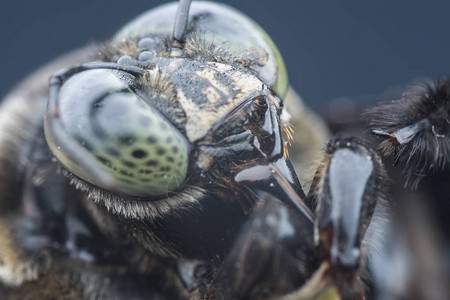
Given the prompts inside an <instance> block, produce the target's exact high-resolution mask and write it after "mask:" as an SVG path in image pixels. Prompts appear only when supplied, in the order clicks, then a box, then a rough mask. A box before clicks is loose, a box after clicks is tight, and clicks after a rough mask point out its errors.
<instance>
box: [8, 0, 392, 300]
mask: <svg viewBox="0 0 450 300" xmlns="http://www.w3.org/2000/svg"><path fill="white" fill-rule="evenodd" d="M49 77H50V82H49V83H48V78H49ZM0 114H1V116H2V117H1V118H0V128H1V130H0V132H1V135H0V147H1V149H2V151H1V153H0V164H1V165H2V171H1V172H0V184H1V185H2V189H1V194H0V211H1V215H0V216H1V218H0V222H1V226H0V230H1V234H0V237H1V239H2V243H1V246H0V258H1V261H0V280H1V286H0V292H1V293H2V295H5V297H6V298H9V299H35V298H38V299H49V298H67V299H80V298H81V299H91V298H92V299H97V298H99V299H123V298H127V297H131V298H136V299H141V298H142V299H146V298H156V299H261V298H271V299H364V297H365V294H366V291H365V285H364V283H363V279H362V278H363V277H364V272H365V271H366V268H365V266H364V265H365V257H366V247H365V244H366V240H365V236H366V232H367V231H369V230H370V225H371V224H372V218H373V217H374V218H376V217H377V214H376V208H377V207H378V206H380V205H383V203H384V200H385V198H386V196H385V190H386V187H385V185H386V183H387V180H386V175H385V171H384V167H383V163H382V161H381V159H380V157H379V156H378V154H377V153H376V152H375V151H374V150H373V149H372V148H371V147H370V146H369V145H368V144H367V143H366V142H364V141H361V140H360V139H358V138H353V137H335V138H333V139H331V140H330V141H329V142H328V143H327V144H326V140H327V139H328V133H327V130H326V129H325V128H326V127H325V125H324V124H323V123H322V121H321V120H320V118H318V117H317V116H315V115H314V114H313V113H312V112H311V111H309V110H308V109H307V108H306V107H304V106H302V104H301V102H300V100H299V99H298V97H297V96H296V94H295V92H294V91H293V90H292V89H290V88H289V87H288V82H287V76H286V70H285V66H284V62H283V60H282V58H281V55H280V53H279V51H278V49H277V48H276V46H275V45H274V44H273V42H272V41H271V39H270V38H269V37H268V36H267V34H266V33H265V32H264V31H263V30H262V29H261V28H260V27H259V26H258V25H257V24H256V23H254V22H253V21H252V20H250V19H248V18H247V17H246V16H245V15H243V14H242V13H240V12H238V11H236V10H234V9H232V8H230V7H228V6H225V5H223V4H219V3H213V2H194V3H193V4H192V6H191V5H190V1H180V3H179V4H178V6H177V4H176V3H170V4H166V5H163V6H160V7H157V8H155V9H152V10H150V11H148V12H147V13H144V14H143V15H141V16H140V17H138V18H137V19H135V20H133V21H131V22H130V23H129V24H127V25H125V26H124V27H123V28H122V29H121V30H119V32H118V33H117V34H116V35H115V36H114V37H113V38H112V39H111V40H110V41H108V42H106V43H105V44H101V45H97V44H96V45H90V46H88V47H86V48H83V49H80V50H77V51H75V52H74V53H71V54H69V55H67V56H65V57H62V58H61V59H59V60H57V61H55V62H53V63H52V64H50V65H49V66H47V67H44V69H42V70H40V71H38V73H36V74H35V75H32V77H30V78H29V79H28V80H27V81H25V82H24V83H22V84H21V85H20V86H18V87H17V88H16V89H15V90H14V91H13V92H11V94H9V95H8V96H7V98H6V99H5V100H4V103H3V104H2V108H1V110H0ZM311 125H313V126H311ZM291 126H293V127H295V128H296V132H295V133H293V132H292V129H291V128H292V127H291ZM291 139H293V140H294V141H295V143H294V146H293V147H292V152H293V153H295V154H294V155H292V161H291V158H290V156H289V154H288V150H287V144H289V143H290V141H291ZM325 144H326V145H327V146H326V151H325V155H324V158H323V160H322V162H321V163H320V166H319V168H318V170H317V171H316V172H315V175H313V174H314V172H311V171H308V170H307V168H305V165H306V164H307V162H308V161H312V160H314V159H317V158H318V157H320V156H321V151H320V149H321V148H322V147H323V146H324V145H325ZM297 173H298V174H299V176H298V175H297ZM311 177H314V179H313V181H312V185H311V188H310V189H309V192H308V193H307V194H308V196H307V195H306V194H305V192H304V190H303V187H302V185H301V182H302V183H303V184H304V185H305V178H311ZM299 178H300V179H299Z"/></svg>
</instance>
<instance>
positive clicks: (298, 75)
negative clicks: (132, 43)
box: [0, 0, 450, 113]
mask: <svg viewBox="0 0 450 300" xmlns="http://www.w3.org/2000/svg"><path fill="white" fill-rule="evenodd" d="M164 2H166V1H152V0H147V1H143V0H136V1H107V0H97V1H27V2H26V3H24V2H23V1H2V3H1V4H0V69H1V72H0V74H1V77H0V79H1V80H0V95H1V96H4V95H5V94H6V93H7V92H8V91H9V90H10V89H11V88H12V87H13V86H14V85H15V84H16V83H18V82H19V81H20V80H21V79H22V78H23V77H24V76H25V75H27V74H29V73H30V72H32V71H33V70H35V69H36V68H38V67H39V66H41V65H43V64H45V63H46V62H48V61H50V60H51V59H52V58H55V57H57V56H58V55H61V54H63V53H65V52H67V51H70V50H72V49H75V48H77V47H80V46H83V45H85V44H87V43H89V42H92V41H102V40H104V39H106V38H108V37H110V36H111V35H112V34H114V32H115V31H117V30H118V29H119V28H120V27H121V26H122V25H124V24H125V23H126V22H127V21H129V20H131V19H133V18H134V17H135V16H137V15H138V14H140V13H142V12H143V11H145V10H147V9H150V8H152V7H154V6H156V5H159V4H161V3H164ZM222 2H225V3H228V4H229V5H231V6H234V7H236V8H238V9H240V10H242V11H243V12H245V13H246V14H248V15H249V16H251V17H252V18H253V19H255V20H256V21H257V22H258V23H259V24H260V25H262V26H263V27H264V28H265V29H266V30H267V32H268V33H269V35H270V36H271V37H272V38H273V39H274V41H275V43H276V44H277V45H278V47H279V49H280V51H281V53H282V54H283V56H284V59H285V62H286V64H287V66H288V71H289V76H290V82H291V84H292V85H293V86H294V87H295V89H296V90H297V91H298V92H299V93H300V94H301V95H302V96H303V98H304V100H305V101H306V102H307V103H308V104H309V105H310V106H311V107H312V108H314V109H315V110H316V111H318V112H321V113H322V112H324V110H325V108H324V105H325V104H329V103H332V102H336V101H338V102H339V101H341V102H342V100H343V99H345V98H347V99H351V100H355V101H359V102H363V101H366V102H367V101H374V100H375V99H379V98H380V97H382V95H383V93H384V92H385V91H386V90H388V89H390V88H392V87H395V86H398V85H403V84H405V83H407V82H409V81H411V80H414V79H416V78H423V77H438V76H446V75H447V74H448V72H449V62H450V51H449V50H450V18H449V17H448V14H449V11H450V2H449V1H446V0H435V1H419V0H398V1H387V0H384V1H360V0H347V1H335V0H329V1H323V0H322V1H306V0H301V1H273V0H271V1H268V0H264V1H263V0H253V1H249V0H239V1H222Z"/></svg>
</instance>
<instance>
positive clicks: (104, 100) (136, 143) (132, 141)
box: [46, 69, 189, 197]
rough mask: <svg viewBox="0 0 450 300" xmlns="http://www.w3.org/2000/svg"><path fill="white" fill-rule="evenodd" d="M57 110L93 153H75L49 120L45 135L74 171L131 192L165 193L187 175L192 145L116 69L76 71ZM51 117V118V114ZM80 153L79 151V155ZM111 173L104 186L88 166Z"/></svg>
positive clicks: (68, 131)
mask: <svg viewBox="0 0 450 300" xmlns="http://www.w3.org/2000/svg"><path fill="white" fill-rule="evenodd" d="M58 99H59V102H58V114H59V118H60V120H61V125H62V128H58V130H64V131H65V134H66V136H67V137H68V138H69V139H70V140H73V141H75V142H76V145H79V146H81V147H80V148H81V149H82V151H83V152H86V153H87V154H88V155H89V156H90V158H89V159H90V161H91V162H93V163H94V166H92V165H91V164H88V165H89V168H87V167H85V166H86V165H87V164H86V162H85V161H80V159H79V158H74V157H76V155H72V153H73V151H76V149H73V147H71V146H70V145H64V144H62V143H57V142H56V140H57V139H55V138H54V137H53V134H54V130H56V129H54V128H51V126H50V125H47V124H49V122H47V124H46V138H47V142H48V144H49V147H50V148H51V150H52V151H53V152H54V154H55V156H56V158H57V159H58V160H59V161H60V163H61V164H62V165H64V166H65V167H66V168H67V169H68V170H69V171H70V172H72V173H73V174H75V175H76V176H78V177H80V178H81V179H84V180H86V181H88V182H90V183H92V184H95V185H98V186H100V187H103V188H107V189H113V190H114V191H115V192H119V193H124V194H128V195H132V196H139V197H149V196H150V197H151V196H160V195H165V194H167V193H168V192H171V191H173V190H175V189H177V188H178V187H179V186H180V185H181V184H182V183H183V182H184V180H185V179H186V173H187V168H188V153H189V145H188V143H187V140H186V138H185V137H184V136H183V135H182V134H181V133H180V132H179V131H178V129H176V128H175V127H174V126H173V125H172V124H171V123H170V122H169V121H168V120H167V119H165V118H164V117H163V116H162V115H161V113H160V112H159V111H157V110H156V109H155V108H153V107H152V106H150V105H149V104H147V103H146V102H145V101H144V100H143V99H141V98H140V97H139V96H137V95H136V94H135V93H133V92H132V91H131V90H130V89H129V88H128V87H127V85H126V84H124V82H123V81H122V80H120V79H119V78H118V74H117V71H115V72H114V71H111V70H104V69H100V70H89V71H84V72H81V73H78V74H76V75H74V76H72V77H71V78H70V79H69V80H67V82H65V83H64V85H63V86H62V87H61V90H60V92H59V95H58ZM47 118H49V117H48V116H47ZM78 157H79V156H78ZM99 168H100V169H101V170H103V171H106V172H107V173H108V174H109V175H110V177H111V178H112V181H113V183H112V185H111V186H104V184H103V183H102V181H101V180H98V178H95V176H94V175H93V172H92V171H90V170H89V169H91V170H92V169H94V170H95V169H99Z"/></svg>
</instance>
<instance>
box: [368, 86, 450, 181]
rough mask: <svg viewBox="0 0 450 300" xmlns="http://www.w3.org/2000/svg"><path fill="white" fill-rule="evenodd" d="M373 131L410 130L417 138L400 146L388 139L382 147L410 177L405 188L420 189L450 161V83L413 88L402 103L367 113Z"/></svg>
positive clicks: (407, 91)
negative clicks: (411, 128)
mask: <svg viewBox="0 0 450 300" xmlns="http://www.w3.org/2000/svg"><path fill="white" fill-rule="evenodd" d="M364 118H365V119H366V120H367V122H368V124H369V126H370V128H371V129H372V130H377V131H383V132H386V133H388V134H393V133H395V132H396V131H397V130H400V129H403V128H406V127H408V126H414V125H415V124H416V125H417V127H416V128H415V129H414V132H415V135H414V136H413V137H412V138H411V139H410V140H409V141H407V142H406V143H404V144H399V143H398V141H397V140H396V139H395V138H388V139H386V140H384V141H383V142H381V143H380V145H379V147H380V148H381V149H382V151H383V152H384V154H385V155H391V154H392V153H394V155H395V158H394V159H395V162H397V161H400V162H401V164H402V165H403V167H404V170H403V172H404V175H405V177H406V181H405V187H406V186H410V187H412V188H413V189H415V188H417V185H418V184H419V182H420V180H421V179H422V178H423V177H425V176H427V175H428V174H431V173H433V172H434V171H435V170H439V169H443V168H444V167H445V165H446V164H447V163H448V162H449V160H450V80H436V81H426V82H421V83H418V84H415V85H413V86H411V87H409V88H408V89H407V90H406V91H405V92H404V93H403V95H402V97H401V99H399V100H395V101H391V102H387V103H383V104H381V105H379V106H377V107H374V108H371V109H370V110H368V111H366V112H365V114H364Z"/></svg>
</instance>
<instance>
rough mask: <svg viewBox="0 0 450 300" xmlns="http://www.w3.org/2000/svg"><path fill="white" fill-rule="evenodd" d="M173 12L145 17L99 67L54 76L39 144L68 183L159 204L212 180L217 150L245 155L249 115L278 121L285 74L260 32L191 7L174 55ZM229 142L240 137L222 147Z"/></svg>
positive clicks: (230, 15)
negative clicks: (266, 113)
mask: <svg viewBox="0 0 450 300" xmlns="http://www.w3.org/2000/svg"><path fill="white" fill-rule="evenodd" d="M175 10H176V5H175V4H169V5H164V6H162V7H160V8H157V9H155V10H152V11H150V12H149V13H147V14H144V15H143V16H141V17H140V18H138V19H137V20H135V21H133V22H131V23H130V24H129V25H126V26H125V27H124V28H123V29H122V30H121V31H120V32H119V33H118V34H117V35H116V37H115V38H114V39H113V40H112V41H111V42H110V43H109V44H107V45H106V47H105V48H104V50H102V51H101V52H100V54H99V56H100V59H101V60H102V61H103V62H101V63H91V64H89V65H87V64H86V65H81V66H79V67H74V68H69V69H67V70H63V71H61V72H60V73H58V74H57V75H55V76H54V77H53V79H52V81H51V90H50V95H51V96H50V101H49V105H48V108H47V114H46V118H45V134H46V139H47V142H48V144H49V147H50V149H51V150H52V152H53V153H54V155H55V157H56V158H57V159H58V160H59V162H60V163H61V164H62V166H63V167H64V168H65V169H66V170H68V171H69V172H70V173H72V175H74V176H75V177H76V178H80V179H81V180H82V181H86V182H88V183H90V184H93V185H94V186H97V187H99V188H101V189H105V190H107V191H111V192H113V193H118V194H121V195H123V196H124V197H127V196H129V197H131V198H135V199H139V200H140V199H142V200H147V201H148V200H158V199H161V198H166V196H167V195H170V194H172V195H173V194H176V192H177V191H180V190H182V189H183V186H184V185H185V183H186V181H187V179H188V177H189V181H191V182H196V183H198V182H199V181H200V178H199V175H202V176H205V175H204V173H207V172H210V171H211V170H210V167H211V166H212V165H213V163H214V161H215V160H216V159H217V157H215V156H217V154H214V151H215V152H216V153H218V152H220V151H221V150H220V149H221V147H220V146H219V145H220V143H222V148H223V147H228V148H230V149H231V148H233V147H240V148H242V149H244V148H245V147H246V148H248V149H251V148H252V145H251V142H252V141H253V138H254V137H255V136H257V135H258V134H260V133H259V132H258V129H257V128H256V127H257V126H259V125H258V123H261V121H260V117H258V116H257V115H256V116H255V111H257V112H258V113H260V111H261V107H265V109H270V108H268V107H267V103H269V104H268V105H269V106H271V107H272V106H273V107H274V109H275V110H276V111H278V113H277V114H278V115H279V113H280V110H281V105H282V103H281V100H280V98H279V97H278V96H277V94H281V95H282V96H284V95H285V94H286V84H287V82H286V80H285V79H286V74H285V70H284V65H283V62H282V60H281V57H280V56H279V52H278V50H277V49H276V48H275V47H274V46H273V43H272V42H271V41H270V39H269V38H267V36H266V35H265V34H264V32H263V31H262V29H260V28H259V27H257V26H256V25H255V24H253V23H252V22H251V21H250V20H249V19H248V18H247V17H245V16H244V15H241V14H240V13H238V12H236V11H233V10H231V9H229V8H227V7H225V6H222V5H219V4H212V3H199V4H197V3H196V4H194V5H193V7H192V11H191V14H190V18H191V19H192V21H191V23H192V25H191V28H190V29H189V31H188V32H187V34H186V35H187V36H186V41H185V43H184V45H183V49H182V50H179V49H175V50H176V51H174V48H173V47H171V46H172V45H170V33H169V29H168V28H172V26H173V24H172V23H173V21H168V20H173V19H174V16H175ZM227 24H228V25H227ZM207 28H214V29H215V28H217V30H212V29H208V30H207ZM242 28H245V29H246V31H245V33H242V32H240V31H241V29H242ZM203 32H204V34H203ZM223 40H227V43H226V46H223V45H224V41H223ZM247 44H248V45H247ZM249 45H252V46H251V47H250V46H249ZM274 122H278V121H276V120H274ZM275 126H278V125H275ZM230 136H240V137H239V138H236V141H234V142H224V140H225V139H228V140H230ZM218 144H219V145H218ZM214 149H215V150H214ZM280 150H281V149H280ZM280 150H279V151H280ZM228 151H230V150H228ZM236 151H237V150H236ZM247 152H251V151H247ZM280 152H283V151H282V150H281V151H280ZM271 155H272V154H271ZM224 156H226V155H221V160H224ZM240 156H242V154H240ZM247 156H248V157H250V155H247ZM253 156H254V155H253ZM75 177H74V178H75ZM187 183H188V184H189V182H187Z"/></svg>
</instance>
